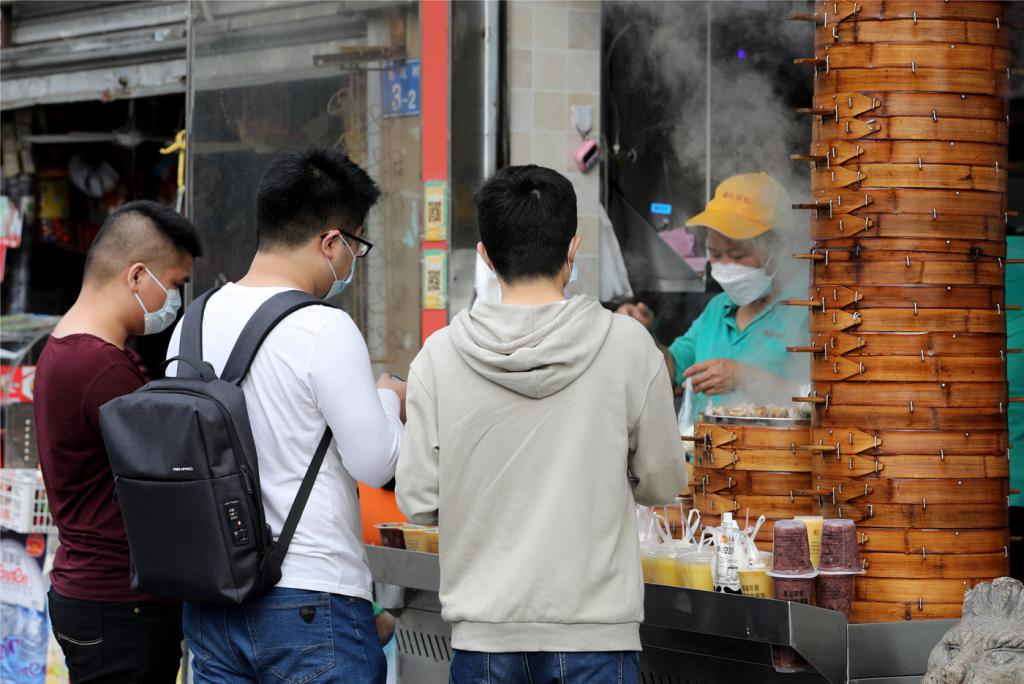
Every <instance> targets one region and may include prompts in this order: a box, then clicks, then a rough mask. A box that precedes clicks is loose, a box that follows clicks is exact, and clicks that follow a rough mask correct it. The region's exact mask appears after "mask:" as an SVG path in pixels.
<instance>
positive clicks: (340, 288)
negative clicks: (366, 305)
mask: <svg viewBox="0 0 1024 684" xmlns="http://www.w3.org/2000/svg"><path fill="white" fill-rule="evenodd" d="M338 239H339V240H341V241H342V242H343V243H344V244H345V246H346V247H348V251H349V253H350V254H351V255H352V267H351V268H350V269H349V270H348V276H346V278H345V279H344V280H339V279H338V272H337V271H336V270H334V264H332V263H331V260H330V259H328V258H327V257H324V261H326V262H327V266H328V268H330V269H331V275H333V276H334V283H332V284H331V289H330V290H328V291H327V294H325V295H324V299H330V298H331V297H336V296H338V295H340V294H341V293H342V292H344V291H345V288H346V287H348V286H349V285H350V284H351V283H352V278H353V277H354V276H355V274H356V253H355V252H354V251H352V247H350V246H349V244H348V241H347V240H345V238H343V237H339V238H338Z"/></svg>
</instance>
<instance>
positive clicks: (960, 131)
mask: <svg viewBox="0 0 1024 684" xmlns="http://www.w3.org/2000/svg"><path fill="white" fill-rule="evenodd" d="M814 137H815V139H816V140H828V141H860V140H865V141H866V140H872V141H876V140H931V141H936V140H937V141H947V142H948V141H953V142H958V143H992V142H996V143H999V144H1005V143H1006V142H1007V140H1008V139H1009V125H1008V124H1007V122H1006V120H1005V119H952V118H945V119H940V118H938V117H937V116H935V117H932V116H893V117H889V118H885V119H882V118H870V119H863V118H842V117H841V118H840V119H839V120H838V121H836V120H835V119H833V118H831V117H821V118H819V119H817V120H815V122H814ZM1005 171H1006V169H1005V167H1003V172H1004V173H1005ZM871 183H872V177H871V176H868V187H871V186H872V185H871ZM946 187H948V186H946Z"/></svg>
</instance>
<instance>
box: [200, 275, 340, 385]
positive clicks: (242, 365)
mask: <svg viewBox="0 0 1024 684" xmlns="http://www.w3.org/2000/svg"><path fill="white" fill-rule="evenodd" d="M307 306H330V304H328V303H326V302H325V301H323V300H322V299H317V298H316V297H314V296H313V295H311V294H308V293H306V292H302V291H300V290H288V291H286V292H280V293H278V294H276V295H274V296H273V297H271V298H270V299H268V300H267V301H265V302H264V303H263V304H262V305H261V306H260V308H258V309H257V310H256V313H254V314H253V315H252V318H250V319H249V322H248V323H246V324H245V327H244V328H242V333H241V334H240V335H239V336H238V341H237V342H235V346H234V348H233V349H232V350H231V355H230V356H229V357H228V360H227V363H225V364H224V371H223V372H222V373H221V374H220V377H221V379H222V380H226V381H227V382H232V383H234V384H236V385H238V384H241V382H242V380H244V379H245V376H246V375H248V374H249V368H250V367H251V366H252V362H253V360H254V359H255V358H256V352H258V351H259V350H260V347H261V346H262V345H263V341H264V340H265V339H267V335H269V334H270V331H271V330H273V329H274V328H275V327H276V326H277V324H278V323H280V322H281V321H283V320H284V319H285V318H287V317H288V316H290V315H291V314H293V313H294V312H296V311H298V310H299V309H304V308H305V307H307Z"/></svg>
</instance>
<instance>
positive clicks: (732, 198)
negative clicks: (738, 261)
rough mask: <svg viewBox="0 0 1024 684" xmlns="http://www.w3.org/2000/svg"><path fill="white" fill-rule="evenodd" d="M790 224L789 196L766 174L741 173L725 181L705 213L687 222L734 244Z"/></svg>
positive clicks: (791, 208)
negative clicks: (717, 233)
mask: <svg viewBox="0 0 1024 684" xmlns="http://www.w3.org/2000/svg"><path fill="white" fill-rule="evenodd" d="M792 222H793V206H792V200H790V198H789V193H788V192H786V189H785V188H784V187H782V185H781V184H780V183H779V182H778V181H777V180H775V179H774V178H772V177H771V176H769V175H768V174H767V173H741V174H739V175H737V176H732V177H730V178H726V179H725V180H724V181H722V182H721V183H719V184H718V187H717V188H715V196H714V198H712V200H711V201H710V202H708V205H707V206H706V207H704V211H702V212H701V213H699V214H697V215H696V216H694V217H693V218H692V219H690V220H689V221H687V222H686V225H688V226H702V227H704V228H710V229H711V230H714V231H716V232H719V233H721V234H722V235H725V236H726V237H730V238H732V239H734V240H749V239H750V238H753V237H757V236H758V235H761V234H763V233H767V232H768V231H769V230H771V229H773V228H780V227H782V228H785V227H788V226H789V225H791V224H792Z"/></svg>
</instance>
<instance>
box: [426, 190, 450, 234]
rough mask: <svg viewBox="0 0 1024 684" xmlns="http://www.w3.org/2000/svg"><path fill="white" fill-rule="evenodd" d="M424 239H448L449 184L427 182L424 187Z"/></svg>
mask: <svg viewBox="0 0 1024 684" xmlns="http://www.w3.org/2000/svg"><path fill="white" fill-rule="evenodd" d="M423 239H425V240H427V241H428V242H444V241H445V240H447V239H448V182H447V181H427V182H426V183H425V184H424V186H423Z"/></svg>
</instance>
